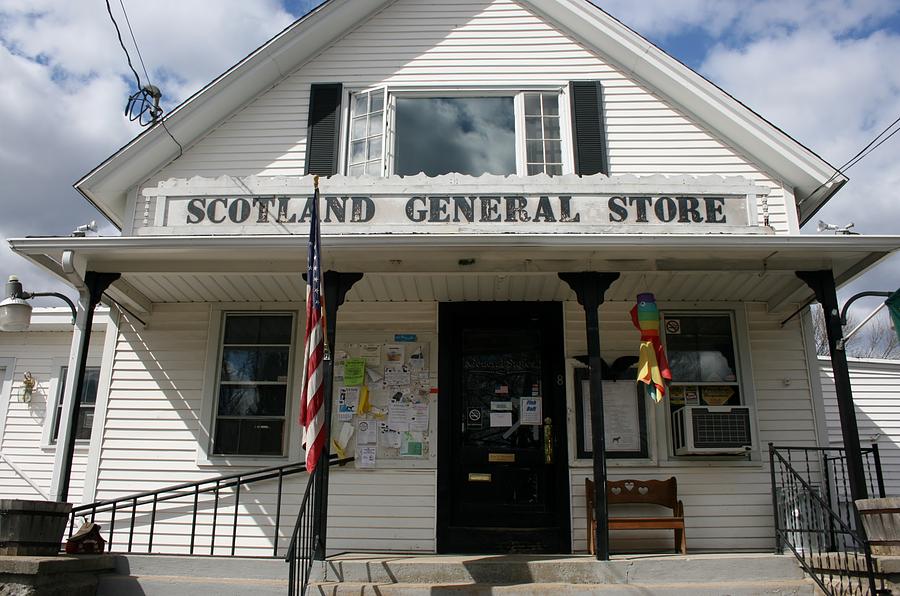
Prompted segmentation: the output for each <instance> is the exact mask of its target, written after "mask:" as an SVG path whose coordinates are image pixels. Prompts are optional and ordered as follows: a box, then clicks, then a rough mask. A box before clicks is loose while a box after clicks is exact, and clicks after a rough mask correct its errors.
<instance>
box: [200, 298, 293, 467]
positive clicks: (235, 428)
mask: <svg viewBox="0 0 900 596" xmlns="http://www.w3.org/2000/svg"><path fill="white" fill-rule="evenodd" d="M293 329H294V316H293V315H292V314H290V313H257V312H254V313H226V314H225V320H224V323H223V331H222V349H221V359H220V361H219V370H218V377H217V378H218V384H217V385H218V386H217V391H216V415H215V416H216V420H215V439H214V441H213V453H214V454H216V455H257V456H259V455H264V456H265V455H268V456H273V455H274V456H280V455H283V454H284V445H285V428H286V425H285V423H286V412H287V399H288V388H289V379H290V368H291V366H290V363H291V352H292V345H293Z"/></svg>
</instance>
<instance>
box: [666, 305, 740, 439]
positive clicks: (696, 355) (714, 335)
mask: <svg viewBox="0 0 900 596" xmlns="http://www.w3.org/2000/svg"><path fill="white" fill-rule="evenodd" d="M663 330H664V334H665V346H666V355H667V357H668V360H669V368H670V369H671V371H672V383H671V385H670V387H669V397H668V408H669V414H670V421H671V428H672V437H671V438H672V442H673V443H672V444H673V447H674V450H675V453H676V454H677V455H700V454H710V455H712V454H726V453H732V454H734V453H740V452H741V451H742V450H744V449H745V448H748V447H749V446H751V445H752V443H753V439H752V421H751V419H752V412H751V409H750V407H749V405H750V404H749V403H748V399H747V398H746V396H745V395H744V392H743V389H742V383H741V374H742V373H745V371H742V370H741V359H740V357H739V354H738V344H737V341H736V333H735V322H734V316H733V314H732V313H731V312H704V313H696V312H690V313H684V312H666V313H664V316H663ZM745 374H749V371H747V372H746V373H745Z"/></svg>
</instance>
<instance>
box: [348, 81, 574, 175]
mask: <svg viewBox="0 0 900 596" xmlns="http://www.w3.org/2000/svg"><path fill="white" fill-rule="evenodd" d="M563 96H564V91H563V90H547V91H523V92H513V91H510V92H504V91H497V92H494V91H485V92H484V93H479V92H477V91H472V92H465V93H458V92H457V93H454V92H446V93H442V92H440V91H435V92H433V93H430V92H429V93H426V92H421V91H402V90H398V91H394V92H389V90H388V89H385V88H380V89H373V90H364V91H359V92H356V93H351V94H350V114H349V116H350V124H349V127H348V128H349V130H348V134H347V160H346V161H347V174H348V175H350V176H362V175H370V176H379V175H398V176H414V175H416V174H419V173H424V174H425V175H427V176H439V175H443V174H449V173H458V174H464V175H470V176H481V175H483V174H494V175H503V176H508V175H518V176H525V175H533V174H540V173H546V174H549V175H560V174H562V173H564V172H565V171H567V170H566V167H565V163H566V160H567V159H568V158H567V157H566V156H567V155H568V154H569V153H570V152H569V151H568V150H567V149H566V143H567V142H568V141H567V139H566V138H565V137H567V134H566V128H565V127H564V126H563V119H564V115H563V110H561V109H560V108H561V106H563V105H564V104H563V99H562V98H563ZM568 171H571V168H569V170H568Z"/></svg>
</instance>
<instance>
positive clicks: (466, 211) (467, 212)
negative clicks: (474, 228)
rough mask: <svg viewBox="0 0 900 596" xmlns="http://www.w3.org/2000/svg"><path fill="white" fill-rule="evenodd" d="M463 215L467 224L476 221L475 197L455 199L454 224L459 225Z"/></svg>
mask: <svg viewBox="0 0 900 596" xmlns="http://www.w3.org/2000/svg"><path fill="white" fill-rule="evenodd" d="M460 213H462V214H463V217H464V218H465V219H466V221H467V222H469V223H473V222H474V221H475V197H453V223H459V222H460V219H459V214H460Z"/></svg>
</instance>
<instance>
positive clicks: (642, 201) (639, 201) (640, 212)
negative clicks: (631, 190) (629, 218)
mask: <svg viewBox="0 0 900 596" xmlns="http://www.w3.org/2000/svg"><path fill="white" fill-rule="evenodd" d="M651 202H653V199H651V198H650V197H628V204H629V205H633V206H636V207H637V219H635V221H636V222H638V223H647V222H648V220H647V207H649V206H650V203H651Z"/></svg>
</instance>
